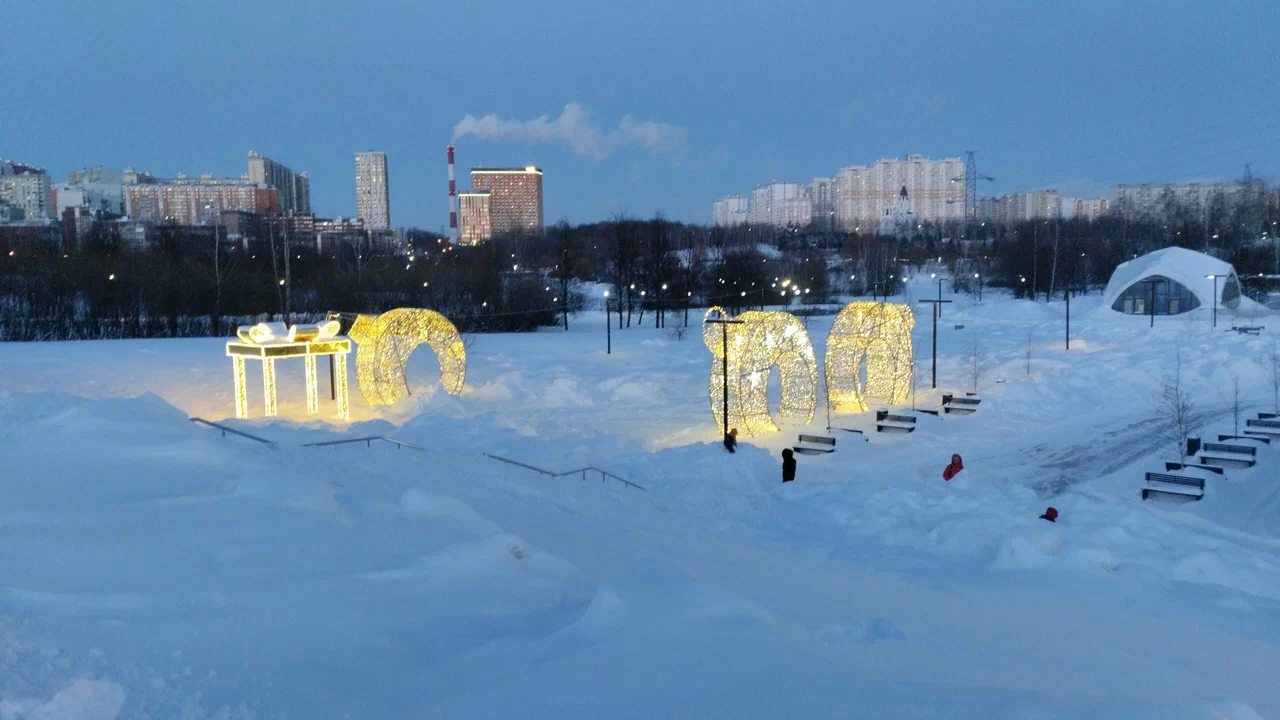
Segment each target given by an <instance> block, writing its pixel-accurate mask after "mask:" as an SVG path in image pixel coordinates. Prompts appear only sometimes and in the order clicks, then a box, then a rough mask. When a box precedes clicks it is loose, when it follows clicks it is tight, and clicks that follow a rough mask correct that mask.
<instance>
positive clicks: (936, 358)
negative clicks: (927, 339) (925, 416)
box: [918, 300, 951, 390]
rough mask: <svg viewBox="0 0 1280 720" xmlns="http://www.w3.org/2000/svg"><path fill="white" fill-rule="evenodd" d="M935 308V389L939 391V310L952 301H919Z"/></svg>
mask: <svg viewBox="0 0 1280 720" xmlns="http://www.w3.org/2000/svg"><path fill="white" fill-rule="evenodd" d="M918 302H922V303H929V304H930V305H932V306H933V389H934V390H937V389H938V309H939V308H941V307H942V304H943V303H949V302H951V301H950V300H919V301H918Z"/></svg>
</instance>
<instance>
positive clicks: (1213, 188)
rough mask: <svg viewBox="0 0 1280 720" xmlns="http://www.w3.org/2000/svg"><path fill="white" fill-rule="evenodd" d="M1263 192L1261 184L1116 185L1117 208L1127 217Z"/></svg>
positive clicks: (1204, 205)
mask: <svg viewBox="0 0 1280 720" xmlns="http://www.w3.org/2000/svg"><path fill="white" fill-rule="evenodd" d="M1250 189H1254V190H1256V191H1257V192H1259V193H1260V192H1262V184H1261V183H1260V182H1256V183H1255V184H1254V186H1253V187H1252V188H1251V187H1250V186H1249V185H1248V184H1245V183H1170V184H1166V185H1149V184H1144V185H1117V186H1116V191H1115V195H1116V207H1117V208H1118V209H1119V211H1120V212H1121V213H1123V214H1125V215H1127V216H1130V217H1133V216H1137V217H1151V216H1158V215H1162V214H1164V213H1165V212H1166V210H1167V209H1169V208H1170V207H1171V206H1175V205H1176V206H1182V207H1187V208H1193V209H1195V208H1198V209H1205V208H1209V207H1210V206H1212V205H1213V204H1215V203H1224V202H1231V201H1233V200H1235V199H1237V198H1239V196H1240V195H1241V194H1243V193H1245V192H1246V191H1248V190H1250Z"/></svg>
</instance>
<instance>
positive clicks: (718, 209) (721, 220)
mask: <svg viewBox="0 0 1280 720" xmlns="http://www.w3.org/2000/svg"><path fill="white" fill-rule="evenodd" d="M749 219H750V217H749V215H748V211H747V199H746V198H744V197H742V196H741V195H725V196H724V197H722V198H720V199H719V200H716V201H715V202H714V203H713V204H712V205H711V224H712V225H714V226H715V227H735V226H737V225H746V224H747V221H748V220H749Z"/></svg>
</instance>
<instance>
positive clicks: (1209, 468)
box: [1164, 462, 1227, 475]
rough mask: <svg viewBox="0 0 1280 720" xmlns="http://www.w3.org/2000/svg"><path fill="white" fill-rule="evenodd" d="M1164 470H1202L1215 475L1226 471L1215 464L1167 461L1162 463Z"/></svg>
mask: <svg viewBox="0 0 1280 720" xmlns="http://www.w3.org/2000/svg"><path fill="white" fill-rule="evenodd" d="M1164 469H1165V471H1166V472H1173V471H1174V470H1201V471H1203V472H1211V473H1213V474H1215V475H1226V474H1227V471H1226V470H1223V469H1222V468H1220V467H1217V466H1215V465H1187V464H1185V463H1176V462H1167V463H1165V464H1164Z"/></svg>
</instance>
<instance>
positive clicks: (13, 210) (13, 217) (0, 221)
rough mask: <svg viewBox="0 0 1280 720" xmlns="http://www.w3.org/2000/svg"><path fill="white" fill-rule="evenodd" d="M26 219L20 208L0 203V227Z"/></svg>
mask: <svg viewBox="0 0 1280 720" xmlns="http://www.w3.org/2000/svg"><path fill="white" fill-rule="evenodd" d="M26 217H27V213H26V211H25V210H23V209H22V208H20V207H14V206H12V205H10V204H9V203H6V202H0V225H8V224H9V223H16V222H22V221H23V220H25V219H26Z"/></svg>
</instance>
